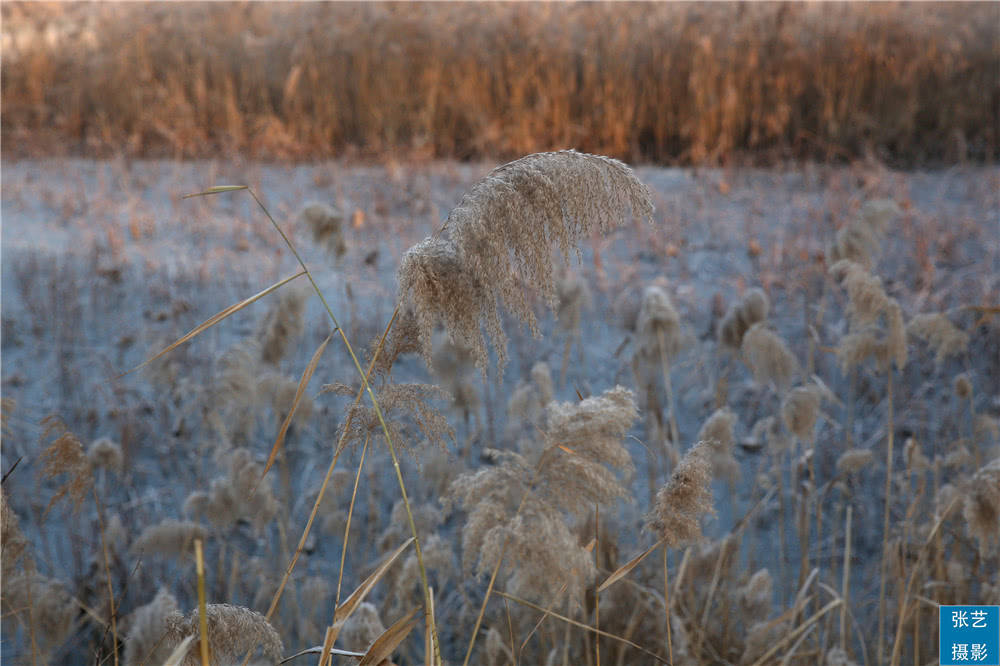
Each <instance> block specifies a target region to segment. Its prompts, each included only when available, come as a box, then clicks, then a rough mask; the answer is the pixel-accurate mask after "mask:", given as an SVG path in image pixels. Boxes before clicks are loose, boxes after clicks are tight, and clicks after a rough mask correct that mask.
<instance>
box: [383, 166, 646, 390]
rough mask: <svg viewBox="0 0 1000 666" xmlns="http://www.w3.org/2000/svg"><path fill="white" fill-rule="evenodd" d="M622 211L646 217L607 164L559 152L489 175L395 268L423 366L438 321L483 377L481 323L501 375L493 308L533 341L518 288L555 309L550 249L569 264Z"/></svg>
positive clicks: (622, 177)
mask: <svg viewBox="0 0 1000 666" xmlns="http://www.w3.org/2000/svg"><path fill="white" fill-rule="evenodd" d="M629 211H631V212H632V214H634V215H635V216H637V217H647V218H649V217H651V215H652V212H653V204H652V202H651V199H650V194H649V190H648V189H647V188H646V187H645V186H644V185H643V184H642V183H641V182H639V180H638V179H637V178H636V177H635V174H634V173H633V172H632V170H631V169H629V168H628V167H627V166H626V165H624V164H623V163H621V162H619V161H617V160H613V159H611V158H607V157H601V156H599V155H589V154H586V153H578V152H576V151H572V150H567V151H559V152H554V153H537V154H534V155H528V156H527V157H523V158H521V159H519V160H515V161H513V162H510V163H508V164H505V165H503V166H500V167H498V168H496V169H494V170H493V171H492V172H490V173H489V174H488V175H487V176H486V178H484V179H483V180H482V181H480V182H479V183H477V184H476V185H474V186H473V187H472V189H471V190H470V191H469V192H468V193H467V194H466V195H465V196H464V197H463V198H462V200H461V201H460V202H459V204H458V206H456V207H455V208H454V209H453V210H452V211H451V213H450V214H449V215H448V219H447V221H446V222H445V223H444V226H443V227H442V229H441V230H440V232H439V233H438V234H436V235H435V236H432V237H429V238H426V239H424V240H423V241H421V242H420V243H418V244H416V245H414V246H413V247H411V248H410V249H409V250H408V251H407V252H406V254H405V255H404V256H403V259H402V261H401V262H400V266H399V273H398V279H399V293H400V298H401V299H403V300H404V301H406V302H408V303H411V304H412V305H413V307H414V310H415V312H416V314H417V319H418V322H419V327H420V341H421V347H422V349H423V351H424V356H425V358H426V359H427V360H428V362H429V361H430V354H431V348H432V347H431V336H432V334H433V332H434V328H435V326H437V324H438V322H443V323H444V326H445V328H446V329H447V331H448V333H449V335H451V336H452V338H453V339H454V340H455V341H456V342H460V343H462V344H464V345H466V346H467V347H469V348H470V349H472V350H473V352H474V355H475V358H476V364H477V365H478V366H479V367H480V368H481V369H484V370H485V368H486V363H487V351H486V338H485V335H484V334H483V332H482V331H481V330H480V324H481V323H485V325H486V330H487V333H488V334H489V337H490V338H491V340H492V344H493V348H494V349H495V350H496V353H497V361H498V365H499V366H500V367H501V368H502V367H503V366H504V365H505V363H506V359H507V354H506V336H505V334H504V332H503V327H502V326H501V322H500V310H499V306H500V304H503V305H504V306H505V307H506V308H507V309H508V310H509V311H510V312H511V313H512V314H514V315H515V316H516V317H517V318H518V319H519V320H520V321H521V322H523V323H524V324H526V325H527V326H528V328H529V329H530V330H531V331H532V333H534V334H537V333H538V326H537V321H536V318H535V314H534V311H533V309H532V304H531V302H530V300H529V298H528V295H527V291H528V289H527V287H530V289H531V290H534V291H537V293H538V294H539V295H540V296H541V298H542V300H543V301H544V302H545V303H546V304H547V305H548V306H549V307H550V308H552V309H554V308H555V307H556V305H557V302H558V293H557V288H556V280H555V271H554V266H553V263H552V252H553V250H554V249H558V250H559V251H560V253H561V254H562V255H563V258H564V259H568V257H569V254H570V251H571V250H573V249H575V248H576V244H577V243H578V242H579V241H580V240H581V239H582V238H586V237H587V236H589V235H591V234H593V233H598V232H599V233H606V232H608V231H610V230H611V229H613V228H614V227H615V226H618V225H620V224H622V223H623V221H624V216H625V215H626V214H627V213H628V212H629Z"/></svg>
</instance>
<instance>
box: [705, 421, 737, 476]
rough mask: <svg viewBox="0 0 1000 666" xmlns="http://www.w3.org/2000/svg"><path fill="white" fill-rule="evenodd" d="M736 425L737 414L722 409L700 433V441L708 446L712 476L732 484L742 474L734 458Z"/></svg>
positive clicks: (707, 422)
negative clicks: (734, 430)
mask: <svg viewBox="0 0 1000 666" xmlns="http://www.w3.org/2000/svg"><path fill="white" fill-rule="evenodd" d="M735 425H736V413H735V412H733V410H731V409H729V408H728V407H722V408H720V409H717V410H715V411H714V412H712V414H711V416H709V417H708V418H707V419H706V420H705V423H704V424H702V426H701V430H699V431H698V441H699V442H705V443H706V444H707V445H708V451H709V459H710V460H711V461H712V475H713V476H714V477H715V478H717V479H726V480H728V481H729V482H730V483H735V482H736V479H737V478H738V477H739V473H740V464H739V463H738V462H736V458H734V457H733V443H734V441H735V438H734V436H733V428H734V427H735Z"/></svg>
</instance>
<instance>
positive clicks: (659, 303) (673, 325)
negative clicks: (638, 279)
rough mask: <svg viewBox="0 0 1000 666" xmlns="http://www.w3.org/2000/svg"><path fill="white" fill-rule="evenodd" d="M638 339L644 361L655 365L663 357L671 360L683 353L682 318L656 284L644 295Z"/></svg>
mask: <svg viewBox="0 0 1000 666" xmlns="http://www.w3.org/2000/svg"><path fill="white" fill-rule="evenodd" d="M636 336H637V337H638V354H639V356H641V357H642V359H643V360H644V361H649V362H655V361H656V360H657V359H659V358H660V354H664V355H665V356H666V358H667V359H672V358H674V357H675V356H677V354H678V353H680V351H681V348H682V346H683V343H684V336H683V335H682V333H681V318H680V315H678V314H677V310H676V309H674V305H673V303H672V302H671V301H670V296H669V295H668V294H667V291H666V290H665V289H663V287H660V286H659V285H655V284H654V285H650V286H648V287H646V291H644V292H643V294H642V305H641V307H640V308H639V320H638V322H637V323H636Z"/></svg>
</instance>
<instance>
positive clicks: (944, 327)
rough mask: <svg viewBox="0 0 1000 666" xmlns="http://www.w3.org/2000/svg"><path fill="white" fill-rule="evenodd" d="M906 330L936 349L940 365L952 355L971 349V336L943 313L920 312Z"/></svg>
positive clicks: (935, 356) (936, 357)
mask: <svg viewBox="0 0 1000 666" xmlns="http://www.w3.org/2000/svg"><path fill="white" fill-rule="evenodd" d="M906 332H907V333H908V334H910V335H912V336H914V337H916V338H919V339H921V340H924V341H925V342H927V344H928V345H930V348H931V349H932V350H933V351H934V362H935V363H936V364H938V365H941V364H942V363H944V361H945V360H946V359H947V358H948V357H950V356H960V355H962V354H964V353H965V352H966V351H968V349H969V336H968V334H967V333H965V332H964V331H962V330H960V329H959V328H957V327H956V326H955V325H954V324H952V323H951V321H950V320H949V319H948V318H947V317H946V316H945V315H944V314H942V313H940V312H936V313H930V314H919V315H916V316H914V317H913V319H911V320H910V323H909V324H908V325H907V327H906Z"/></svg>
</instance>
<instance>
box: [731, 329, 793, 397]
mask: <svg viewBox="0 0 1000 666" xmlns="http://www.w3.org/2000/svg"><path fill="white" fill-rule="evenodd" d="M741 349H742V352H743V358H744V360H745V361H746V363H747V365H748V366H750V371H751V372H752V373H753V377H754V380H755V381H756V382H758V383H760V384H766V383H773V384H774V385H775V386H776V387H777V388H778V389H779V390H784V389H786V388H787V387H788V386H789V384H791V382H792V378H793V377H794V376H795V375H796V373H797V372H798V369H799V362H798V360H797V359H796V358H795V355H794V354H792V351H791V350H790V349H789V348H788V345H787V344H786V343H785V341H784V340H783V339H782V338H781V337H780V336H778V334H777V333H775V332H774V331H772V330H771V329H770V328H768V327H767V324H766V323H764V322H759V323H757V324H754V325H753V326H751V327H750V329H749V330H748V331H747V332H746V335H744V336H743V346H742V348H741Z"/></svg>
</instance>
